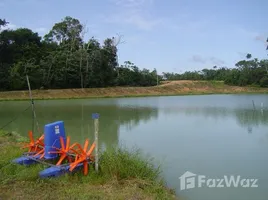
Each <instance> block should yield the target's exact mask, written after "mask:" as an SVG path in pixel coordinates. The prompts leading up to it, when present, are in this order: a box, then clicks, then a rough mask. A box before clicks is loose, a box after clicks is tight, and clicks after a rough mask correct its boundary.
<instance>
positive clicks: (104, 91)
mask: <svg viewBox="0 0 268 200" xmlns="http://www.w3.org/2000/svg"><path fill="white" fill-rule="evenodd" d="M213 94H268V88H259V87H249V86H248V87H239V86H229V85H225V84H224V83H223V82H222V81H167V82H163V83H162V84H160V85H159V86H151V87H107V88H85V89H50V90H32V97H33V99H34V100H63V99H96V98H134V97H160V96H186V95H213ZM23 100H29V91H28V90H24V91H4V92H0V101H23Z"/></svg>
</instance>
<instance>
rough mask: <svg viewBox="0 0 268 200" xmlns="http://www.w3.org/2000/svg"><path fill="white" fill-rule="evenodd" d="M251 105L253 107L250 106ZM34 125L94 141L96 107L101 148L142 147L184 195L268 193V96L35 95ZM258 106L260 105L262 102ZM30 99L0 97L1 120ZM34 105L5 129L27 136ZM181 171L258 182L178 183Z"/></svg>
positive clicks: (216, 197) (220, 197) (212, 199)
mask: <svg viewBox="0 0 268 200" xmlns="http://www.w3.org/2000/svg"><path fill="white" fill-rule="evenodd" d="M253 102H254V105H255V109H254V106H253ZM35 104H36V114H37V119H38V124H39V126H40V127H41V129H42V130H43V126H44V125H45V124H46V123H50V122H53V121H57V120H63V121H64V122H65V128H66V134H67V135H70V136H71V140H72V141H77V142H80V143H83V142H84V140H85V138H89V139H91V140H93V132H94V127H93V121H92V119H91V114H92V113H94V112H98V113H100V116H101V117H100V136H99V140H100V141H99V142H100V145H101V147H107V146H110V145H119V144H124V145H125V146H127V147H129V148H131V147H133V146H136V147H139V148H141V149H142V150H143V151H144V152H145V153H148V154H149V155H151V156H153V157H155V158H156V160H157V161H156V163H161V164H162V169H163V176H164V177H165V180H166V181H167V184H168V186H170V187H172V188H174V189H175V190H176V193H177V194H178V195H179V196H181V197H183V198H185V199H189V200H228V199H229V200H245V199H255V200H267V199H268V174H267V169H268V129H267V128H268V127H267V126H268V95H204V96H178V97H151V98H125V99H124V98H119V99H94V100H93V99H87V100H49V101H36V102H35ZM262 105H263V106H262ZM29 106H30V102H28V101H26V102H21V101H14V102H0V127H1V126H2V125H5V124H6V123H8V122H9V121H10V120H12V119H13V118H15V117H17V116H18V114H19V113H20V112H21V111H23V110H25V109H26V108H27V107H29ZM31 127H32V114H31V108H29V109H28V110H27V111H25V112H23V113H22V114H21V115H20V116H19V117H18V118H17V119H16V120H15V121H14V122H12V123H11V124H9V125H8V126H7V127H6V128H5V129H6V130H13V131H17V132H19V133H20V134H23V135H27V131H28V130H30V129H31ZM186 171H189V172H192V173H194V174H197V175H205V176H206V177H208V178H222V177H223V176H224V175H227V176H230V175H235V176H238V175H240V176H241V177H242V178H252V179H258V182H257V184H258V188H242V187H237V188H235V187H231V188H208V187H205V186H203V187H200V188H198V187H196V188H192V189H188V190H180V186H181V185H180V179H179V177H180V176H181V175H183V174H184V173H185V172H186Z"/></svg>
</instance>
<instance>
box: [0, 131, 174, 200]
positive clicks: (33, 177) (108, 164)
mask: <svg viewBox="0 0 268 200" xmlns="http://www.w3.org/2000/svg"><path fill="white" fill-rule="evenodd" d="M21 141H25V139H24V138H22V137H20V136H19V135H18V134H14V133H6V132H0V152H1V156H0V174H1V176H0V199H1V200H3V199H115V200H117V199H118V200H120V199H133V200H134V199H148V200H149V199H163V200H164V199H167V200H168V199H176V197H175V195H174V191H172V190H170V189H168V188H166V187H165V184H164V181H163V180H162V178H161V177H160V172H161V170H160V167H155V166H154V164H153V160H152V158H148V157H145V156H144V155H143V154H142V152H140V150H138V149H133V150H127V149H126V148H123V147H120V148H115V147H114V148H110V149H107V150H105V151H104V152H102V153H101V158H100V163H99V164H100V171H99V173H96V172H95V170H94V168H93V166H91V167H90V168H89V174H88V175H87V176H84V175H83V174H82V172H77V173H73V174H65V175H63V176H60V177H58V178H47V179H40V178H39V177H38V173H39V172H40V171H42V170H43V169H45V168H46V166H44V165H41V164H34V165H31V166H28V167H26V166H21V165H16V164H13V163H11V161H12V160H13V159H14V158H17V157H20V156H21V154H22V152H23V151H22V149H21V148H20V146H19V144H18V143H19V142H21Z"/></svg>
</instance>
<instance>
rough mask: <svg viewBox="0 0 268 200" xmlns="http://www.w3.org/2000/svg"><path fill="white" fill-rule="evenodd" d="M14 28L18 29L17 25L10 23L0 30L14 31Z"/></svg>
mask: <svg viewBox="0 0 268 200" xmlns="http://www.w3.org/2000/svg"><path fill="white" fill-rule="evenodd" d="M16 28H18V26H17V25H15V24H12V23H8V24H7V25H6V26H4V27H1V30H7V29H16Z"/></svg>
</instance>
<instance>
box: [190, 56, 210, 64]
mask: <svg viewBox="0 0 268 200" xmlns="http://www.w3.org/2000/svg"><path fill="white" fill-rule="evenodd" d="M191 61H193V62H197V63H206V59H205V58H202V56H200V55H193V56H192V58H191Z"/></svg>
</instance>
